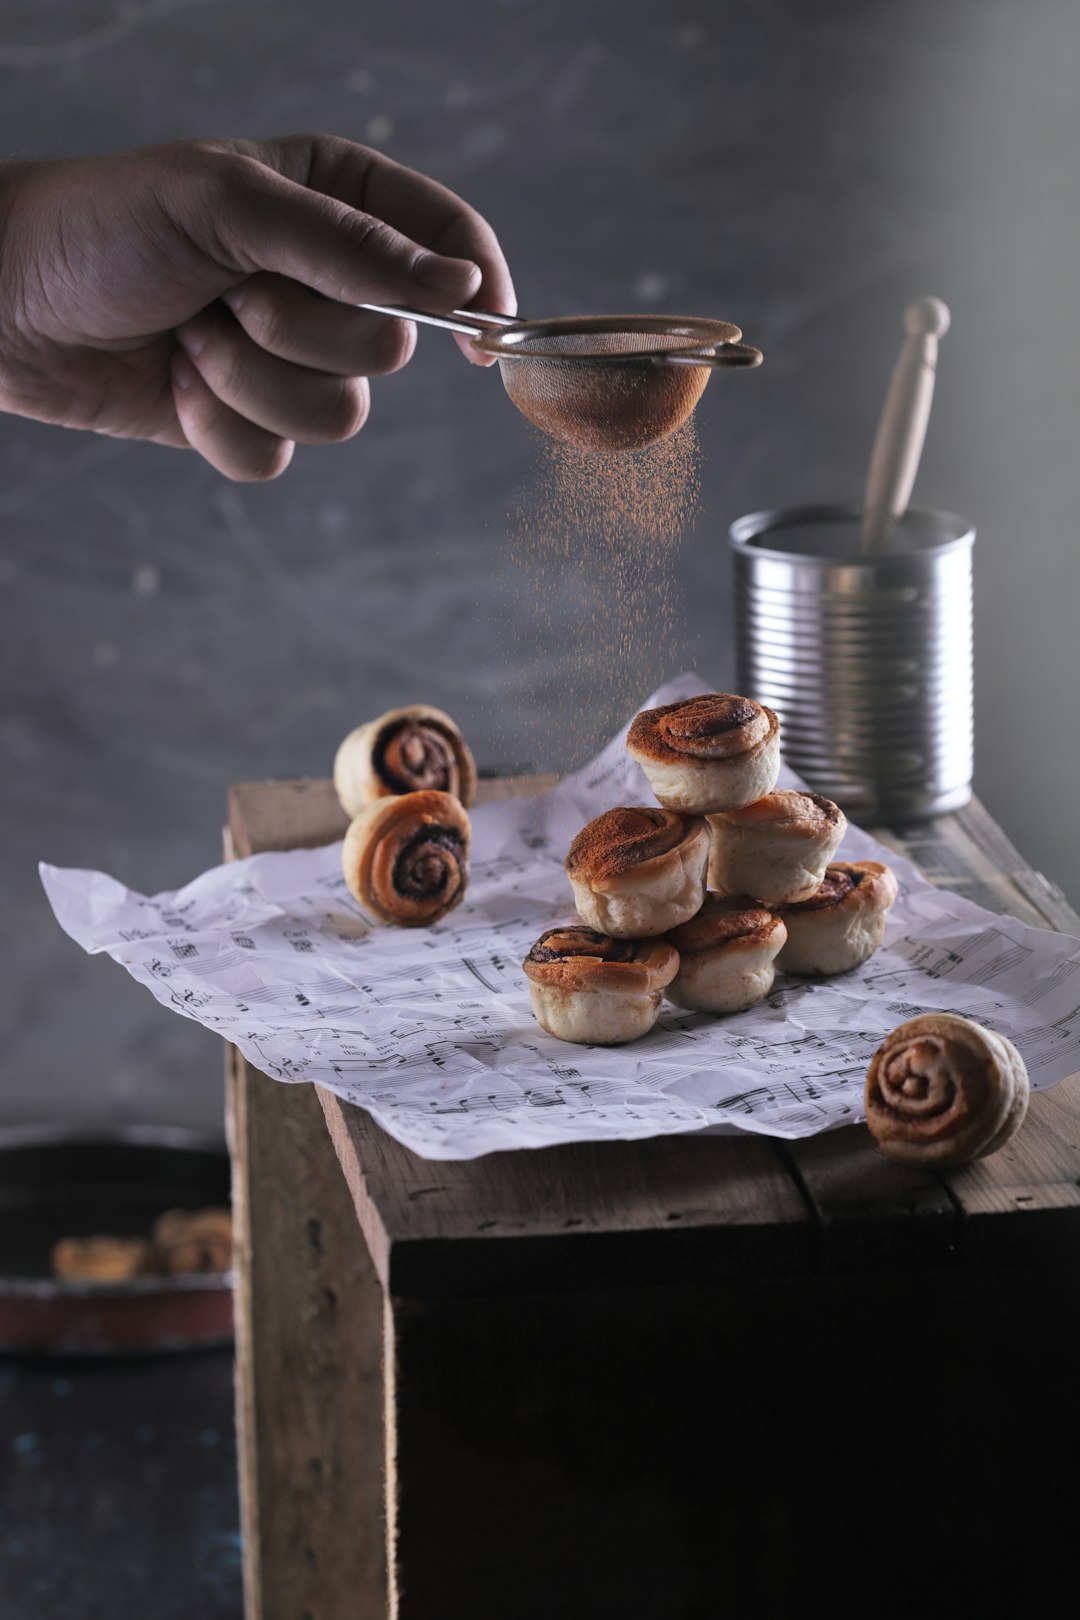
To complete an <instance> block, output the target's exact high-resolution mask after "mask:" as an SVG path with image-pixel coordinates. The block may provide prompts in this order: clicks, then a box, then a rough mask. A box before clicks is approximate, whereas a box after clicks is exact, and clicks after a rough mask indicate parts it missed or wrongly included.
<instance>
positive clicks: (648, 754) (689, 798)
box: [626, 692, 780, 815]
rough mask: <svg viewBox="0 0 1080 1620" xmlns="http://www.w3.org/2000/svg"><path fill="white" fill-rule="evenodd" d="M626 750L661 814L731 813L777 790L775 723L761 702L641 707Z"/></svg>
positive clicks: (694, 701)
mask: <svg viewBox="0 0 1080 1620" xmlns="http://www.w3.org/2000/svg"><path fill="white" fill-rule="evenodd" d="M626 748H627V752H628V753H629V754H630V756H631V758H632V759H635V760H637V762H638V764H639V765H640V766H641V768H642V770H643V771H644V772H645V775H646V776H647V777H648V779H649V783H650V786H651V787H652V790H653V792H654V793H655V794H656V797H657V799H658V800H659V802H660V803H661V804H662V805H664V806H665V807H666V808H667V809H669V810H688V811H691V812H693V813H695V814H697V815H705V814H711V813H713V812H715V811H718V810H737V809H739V808H740V806H742V805H744V804H752V803H753V802H754V800H755V799H760V798H762V797H763V796H764V795H765V794H766V793H771V791H772V789H773V788H774V787H775V786H776V778H777V776H778V775H779V773H780V722H779V720H778V719H777V718H776V715H775V714H774V713H773V711H772V710H771V709H767V708H766V707H765V705H764V704H763V703H755V702H754V701H753V700H752V699H751V698H744V697H736V696H735V695H733V694H732V693H730V692H710V693H708V694H706V695H705V696H703V697H694V698H684V699H683V700H682V701H681V702H679V703H665V704H664V705H663V706H662V707H661V708H659V709H643V710H642V712H641V713H640V714H639V715H637V716H636V718H635V719H634V721H633V723H632V724H631V726H630V730H629V732H628V733H627V738H626Z"/></svg>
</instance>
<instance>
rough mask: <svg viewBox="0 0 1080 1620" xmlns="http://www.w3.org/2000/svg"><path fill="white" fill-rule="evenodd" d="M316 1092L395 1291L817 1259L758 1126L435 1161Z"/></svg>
mask: <svg viewBox="0 0 1080 1620" xmlns="http://www.w3.org/2000/svg"><path fill="white" fill-rule="evenodd" d="M320 1098H321V1101H322V1104H323V1109H324V1112H325V1114H326V1119H327V1124H328V1126H329V1129H330V1134H331V1136H332V1138H333V1141H334V1146H335V1148H336V1150H337V1154H338V1158H339V1160H340V1162H341V1165H342V1168H343V1170H344V1172H345V1178H346V1181H347V1182H348V1184H349V1189H350V1192H351V1193H352V1196H353V1200H354V1203H355V1205H356V1209H357V1215H358V1218H359V1220H360V1223H361V1226H362V1228H363V1230H364V1235H365V1238H366V1239H367V1241H368V1244H369V1246H370V1247H371V1250H372V1254H373V1257H374V1259H375V1264H376V1267H377V1269H378V1271H379V1275H380V1277H381V1278H382V1281H383V1285H384V1287H385V1288H386V1289H387V1291H388V1292H389V1293H392V1294H394V1295H395V1296H422V1297H426V1298H437V1297H439V1296H442V1295H446V1294H454V1295H457V1296H463V1295H467V1294H473V1293H488V1292H491V1293H498V1292H500V1291H505V1290H507V1289H512V1290H517V1291H520V1290H523V1289H529V1290H540V1289H558V1288H563V1289H573V1288H579V1287H611V1286H618V1285H623V1284H629V1285H633V1284H637V1285H644V1284H656V1283H667V1282H676V1281H678V1280H679V1279H680V1278H690V1277H692V1276H697V1277H699V1278H719V1277H730V1276H743V1275H751V1274H755V1275H761V1276H777V1275H780V1274H782V1273H785V1272H790V1271H800V1270H804V1269H806V1267H807V1266H808V1265H810V1264H812V1262H813V1254H814V1245H815V1234H814V1231H813V1223H812V1222H811V1221H810V1218H809V1214H808V1211H807V1208H806V1204H805V1201H804V1200H803V1199H802V1197H801V1196H800V1194H799V1192H798V1190H797V1188H796V1186H795V1184H794V1183H793V1181H792V1179H791V1177H790V1176H789V1174H788V1173H787V1170H786V1169H785V1167H784V1165H783V1163H782V1160H781V1159H780V1156H779V1154H778V1152H777V1150H776V1147H775V1145H774V1144H773V1143H772V1142H769V1141H766V1140H764V1139H762V1138H752V1139H744V1138H733V1137H715V1136H702V1135H698V1136H670V1137H656V1138H653V1139H650V1140H648V1141H644V1142H599V1143H591V1142H580V1143H570V1144H567V1145H566V1146H564V1147H551V1148H540V1149H537V1150H535V1151H530V1152H527V1153H489V1154H486V1155H485V1156H484V1157H483V1158H480V1159H470V1160H466V1161H464V1162H453V1161H440V1162H432V1161H430V1160H424V1159H418V1158H417V1157H416V1155H415V1154H412V1153H410V1152H409V1150H408V1149H407V1148H404V1147H402V1146H401V1145H400V1143H398V1142H395V1141H394V1140H393V1138H392V1137H389V1136H387V1135H386V1134H385V1132H383V1131H380V1130H379V1129H378V1127H377V1126H375V1125H374V1124H373V1123H372V1121H371V1120H370V1119H369V1118H368V1116H367V1115H366V1114H365V1113H363V1111H362V1110H360V1109H357V1108H353V1107H351V1106H350V1105H349V1104H347V1103H342V1102H341V1101H340V1099H339V1098H337V1097H335V1096H334V1095H333V1094H332V1093H331V1092H327V1091H321V1092H320Z"/></svg>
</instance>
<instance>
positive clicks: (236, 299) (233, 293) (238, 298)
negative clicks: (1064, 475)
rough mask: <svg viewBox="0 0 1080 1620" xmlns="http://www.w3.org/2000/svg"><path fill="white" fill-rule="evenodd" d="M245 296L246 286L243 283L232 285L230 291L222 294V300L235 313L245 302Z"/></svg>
mask: <svg viewBox="0 0 1080 1620" xmlns="http://www.w3.org/2000/svg"><path fill="white" fill-rule="evenodd" d="M244 296H245V293H244V287H243V285H242V284H241V285H240V286H239V287H230V288H229V290H228V292H223V293H222V295H221V302H222V303H223V304H228V306H229V308H230V309H231V310H232V312H233V314H234V315H235V314H236V312H237V310H238V309H239V308H240V306H241V304H242V303H243V302H244Z"/></svg>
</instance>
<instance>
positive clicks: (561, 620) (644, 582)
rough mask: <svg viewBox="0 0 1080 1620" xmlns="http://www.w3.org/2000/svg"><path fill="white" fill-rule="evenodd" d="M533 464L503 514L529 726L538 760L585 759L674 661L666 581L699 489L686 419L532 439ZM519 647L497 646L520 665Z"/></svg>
mask: <svg viewBox="0 0 1080 1620" xmlns="http://www.w3.org/2000/svg"><path fill="white" fill-rule="evenodd" d="M539 442H540V446H541V456H542V463H541V467H540V471H539V474H538V477H537V479H536V481H535V483H534V485H533V487H532V488H531V489H530V490H529V491H528V493H527V495H526V497H525V499H524V500H523V501H522V504H521V507H520V508H519V510H518V512H517V513H516V514H515V515H514V519H513V525H512V526H513V531H514V538H515V546H514V562H515V564H516V565H517V567H518V568H519V569H520V570H521V573H522V575H524V577H525V580H526V582H527V586H528V595H529V599H530V605H531V606H532V609H533V611H532V612H531V615H530V617H531V620H532V624H533V638H534V645H533V647H532V649H531V651H532V653H533V658H532V660H531V661H532V664H533V668H534V671H535V674H534V675H533V678H532V680H531V683H530V685H531V690H530V693H529V695H530V697H531V699H532V703H531V710H532V715H533V717H534V723H533V735H532V736H530V737H527V738H524V739H522V738H520V737H519V738H518V739H517V745H516V746H517V757H520V750H521V747H522V743H523V742H524V744H525V751H526V753H528V754H531V755H532V756H533V758H534V759H535V760H536V762H537V764H538V765H540V766H542V767H543V768H550V769H559V770H567V769H572V768H573V767H575V766H577V765H580V764H582V763H584V761H585V760H586V759H587V758H588V757H589V756H590V755H591V754H592V753H593V752H595V749H596V747H597V745H598V744H599V743H600V742H601V741H603V740H604V739H606V737H608V736H609V735H610V734H611V732H613V731H615V730H617V729H618V727H619V726H620V725H622V724H624V723H625V721H626V719H627V717H628V716H629V715H630V714H631V713H632V712H633V709H634V707H635V705H637V704H638V703H640V701H641V698H642V696H643V695H644V694H645V693H647V692H648V691H650V690H651V689H652V688H653V687H655V686H657V685H659V684H660V682H661V681H662V680H663V679H665V678H666V677H667V676H668V675H670V674H671V673H673V671H674V668H675V666H676V664H678V663H681V662H682V654H683V651H684V642H685V634H684V631H683V621H682V613H681V611H680V606H679V600H678V595H677V591H676V581H675V562H676V555H677V550H678V545H679V541H680V539H681V537H682V535H683V533H684V531H685V530H686V528H687V527H688V526H689V524H690V522H691V520H692V518H693V514H694V511H695V508H696V504H697V497H698V488H699V485H698V471H697V467H698V450H697V436H696V433H695V430H694V423H693V420H692V419H691V420H690V421H689V422H687V423H685V425H684V426H683V427H681V428H680V429H679V430H678V431H677V432H676V433H673V434H671V435H670V436H669V437H668V438H666V439H662V440H660V441H659V442H658V443H656V444H652V445H648V446H647V447H646V448H645V449H642V450H634V451H623V452H620V453H617V454H603V453H599V452H591V453H586V452H584V451H582V450H579V449H576V448H574V447H573V446H571V445H567V444H564V443H560V442H559V441H557V440H555V439H547V438H545V439H542V440H540V441H539ZM522 652H523V649H522V648H521V647H520V646H516V647H508V646H504V647H503V654H504V657H506V658H507V659H512V660H513V662H514V663H515V665H517V667H521V662H522Z"/></svg>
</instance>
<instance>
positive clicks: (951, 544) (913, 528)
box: [730, 506, 975, 821]
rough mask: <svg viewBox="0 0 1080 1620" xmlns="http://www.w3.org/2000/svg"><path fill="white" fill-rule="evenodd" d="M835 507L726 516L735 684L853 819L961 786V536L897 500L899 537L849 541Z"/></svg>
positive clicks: (846, 511) (967, 790)
mask: <svg viewBox="0 0 1080 1620" xmlns="http://www.w3.org/2000/svg"><path fill="white" fill-rule="evenodd" d="M859 520H860V513H859V511H858V510H857V509H856V508H852V507H846V506H803V507H788V508H784V509H782V510H779V511H773V512H754V513H751V514H750V515H749V516H747V517H742V518H740V519H739V520H738V521H737V522H736V523H734V524H732V527H731V530H730V539H731V546H732V550H733V552H734V558H735V649H736V669H737V684H738V690H739V691H740V692H742V693H743V694H744V695H745V696H747V697H752V698H755V699H757V701H758V702H760V703H767V704H768V705H769V707H770V708H772V709H775V710H776V713H777V715H778V716H779V719H780V725H781V747H782V750H783V754H784V757H785V759H786V760H787V761H788V763H789V764H790V765H791V766H792V767H793V768H794V769H795V770H796V771H798V772H799V774H800V775H801V776H803V777H804V778H805V779H806V781H807V782H808V783H809V785H810V786H811V787H812V788H814V789H815V790H816V791H817V792H819V793H824V794H826V795H827V796H828V797H829V798H830V799H834V800H835V801H836V803H837V804H839V805H842V806H843V808H844V809H845V810H847V811H848V812H849V813H852V814H854V815H855V816H857V817H859V818H861V819H862V820H864V821H875V820H876V821H889V820H891V821H910V820H919V819H924V818H926V817H929V816H934V815H940V814H943V813H944V812H945V811H948V810H956V809H959V808H960V806H961V805H964V804H966V803H967V802H968V800H969V799H970V797H971V777H972V618H971V557H972V545H973V542H974V539H975V531H974V529H973V528H972V526H971V524H970V523H968V522H966V521H965V520H964V519H963V518H959V517H955V516H954V515H953V514H952V513H949V512H941V511H936V510H931V509H927V508H914V507H913V508H911V509H910V510H909V511H908V513H907V514H906V516H905V518H904V521H903V533H902V537H901V543H900V544H898V545H897V547H896V548H895V549H893V550H887V551H885V552H883V553H882V554H881V555H880V556H867V557H862V556H859V555H858V552H857V544H856V542H857V535H858V525H859Z"/></svg>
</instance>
